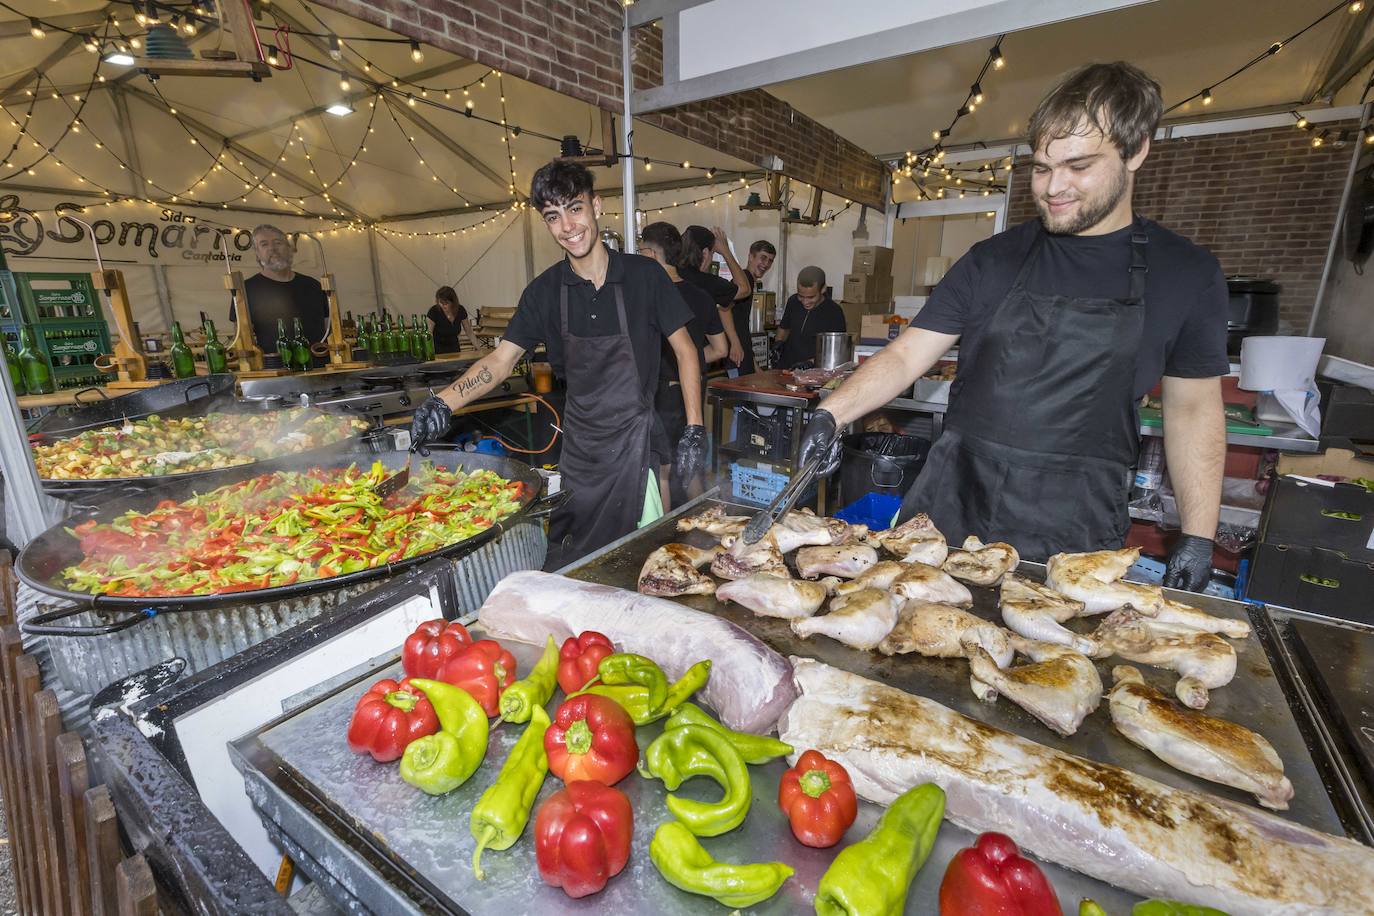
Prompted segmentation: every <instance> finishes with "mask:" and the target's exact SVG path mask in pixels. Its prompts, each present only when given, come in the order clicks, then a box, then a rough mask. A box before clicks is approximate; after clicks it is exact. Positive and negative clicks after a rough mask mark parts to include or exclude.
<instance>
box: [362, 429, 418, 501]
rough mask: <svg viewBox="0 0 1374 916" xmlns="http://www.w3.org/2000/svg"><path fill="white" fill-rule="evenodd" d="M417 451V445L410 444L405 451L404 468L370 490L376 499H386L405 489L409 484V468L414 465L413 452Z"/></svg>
mask: <svg viewBox="0 0 1374 916" xmlns="http://www.w3.org/2000/svg"><path fill="white" fill-rule="evenodd" d="M418 449H419V445H417V444H416V443H415V442H411V443H410V448H408V449H406V466H405V467H403V468H401V469H400V470H399V471H397V472H396V473H395V474H392V475H391V476H390V477H388V478H386V479H385V480H383V481H382V482H381V483H379V484H377V485H376V486H375V487H373V488H372V492H374V493H376V494H377V498H378V499H386V498H387V497H388V496H390V495H391V494H393V493H399V492H400V491H401V490H404V489H405V488H406V484H408V483H410V466H411V465H412V464H414V463H415V452H416V451H417V450H418Z"/></svg>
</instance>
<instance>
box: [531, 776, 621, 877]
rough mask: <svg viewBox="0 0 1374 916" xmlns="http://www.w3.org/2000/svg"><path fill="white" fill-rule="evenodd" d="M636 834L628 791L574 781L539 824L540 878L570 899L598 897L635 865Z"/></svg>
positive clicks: (547, 806)
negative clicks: (632, 849)
mask: <svg viewBox="0 0 1374 916" xmlns="http://www.w3.org/2000/svg"><path fill="white" fill-rule="evenodd" d="M633 833H634V812H633V811H631V809H630V800H629V799H628V798H626V797H625V794H624V793H623V792H621V791H620V790H619V789H613V788H611V787H610V786H607V785H603V784H602V783H599V782H588V781H580V782H570V783H568V784H567V785H566V786H564V787H563V788H562V789H561V790H560V791H558V792H555V793H554V794H552V795H550V796H549V797H548V800H547V801H545V802H544V804H543V805H541V806H540V807H539V813H538V814H537V815H536V816H535V819H534V858H535V861H536V862H537V863H538V865H539V877H541V878H543V879H544V883H545V884H551V885H553V886H554V887H561V888H563V893H565V894H567V895H568V896H569V897H586V896H587V895H588V894H595V893H596V892H597V891H599V890H601V889H602V888H604V887H605V886H606V882H607V881H609V880H610V879H611V878H614V877H615V876H616V875H618V874H620V871H621V869H623V868H624V867H625V863H626V862H628V861H629V860H630V838H631V836H632V835H633Z"/></svg>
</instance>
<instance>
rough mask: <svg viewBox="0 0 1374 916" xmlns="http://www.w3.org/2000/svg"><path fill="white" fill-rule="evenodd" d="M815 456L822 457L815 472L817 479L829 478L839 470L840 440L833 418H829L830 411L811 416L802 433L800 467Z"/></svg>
mask: <svg viewBox="0 0 1374 916" xmlns="http://www.w3.org/2000/svg"><path fill="white" fill-rule="evenodd" d="M816 455H824V457H823V458H821V463H820V467H819V469H818V470H817V471H816V475H817V476H818V477H829V476H830V475H831V474H833V473H835V472H836V471H837V470H839V468H840V438H839V436H838V435H837V434H836V431H835V418H834V417H833V416H831V414H830V411H828V410H824V409H822V410H818V411H816V412H815V413H814V414H812V415H811V422H810V423H807V424H806V429H804V430H803V431H802V437H801V455H800V456H799V458H800V461H801V465H802V467H805V466H806V464H807V463H808V462H809V461H810V460H811V459H812V458H814V457H815V456H816Z"/></svg>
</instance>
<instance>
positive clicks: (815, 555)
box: [796, 544, 878, 579]
mask: <svg viewBox="0 0 1374 916" xmlns="http://www.w3.org/2000/svg"><path fill="white" fill-rule="evenodd" d="M796 561H797V575H799V576H801V577H802V578H803V579H814V578H816V577H817V576H839V577H841V578H844V579H852V578H854V577H855V576H857V575H859V574H860V573H862V572H863V571H864V570H866V569H869V568H871V567H872V566H873V565H874V564H875V563H877V562H878V551H876V550H874V549H873V548H872V547H869V546H868V545H866V544H847V545H845V546H844V547H803V548H802V549H801V550H798V551H797V557H796Z"/></svg>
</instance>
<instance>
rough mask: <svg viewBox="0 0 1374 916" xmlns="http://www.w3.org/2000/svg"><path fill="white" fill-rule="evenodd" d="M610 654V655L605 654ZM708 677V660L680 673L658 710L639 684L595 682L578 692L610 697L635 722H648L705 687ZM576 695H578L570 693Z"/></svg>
mask: <svg viewBox="0 0 1374 916" xmlns="http://www.w3.org/2000/svg"><path fill="white" fill-rule="evenodd" d="M608 657H609V656H608ZM710 679H711V662H710V660H709V659H705V660H703V661H699V662H697V663H696V664H695V665H693V666H692V667H690V668H688V669H687V670H686V671H685V672H683V674H682V677H680V678H678V679H677V680H676V681H674V682H673V683H672V685H671V686H669V687H668V695H667V699H666V700H664V701H663V705H662V706H660V707H659V708H658V709H657V710H655V709H653V708H652V706H651V705H650V704H651V703H652V700H651V698H650V696H649V690H648V688H646V687H641V686H640V685H638V684H626V685H622V686H614V687H611V686H607V685H605V684H596V685H594V686H592V687H588V688H587V689H586V690H582V691H579V692H580V693H594V694H596V695H597V696H603V697H609V698H610V699H612V700H615V701H616V702H617V703H619V704H620V707H621V708H622V709H624V710H625V711H626V712H627V713H629V714H630V718H631V719H633V720H634V723H635V725H648V724H649V723H650V722H657V721H658V720H659V719H662V718H663V717H664V716H666V715H669V714H670V713H672V712H673V711H674V710H676V709H677V708H678V707H679V706H681V705H682V704H683V703H685V702H687V700H688V699H690V698H691V696H692V694H694V693H696V692H697V691H698V690H700V689H701V688H703V687H705V686H706V682H707V681H709V680H710ZM573 696H577V694H573Z"/></svg>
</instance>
